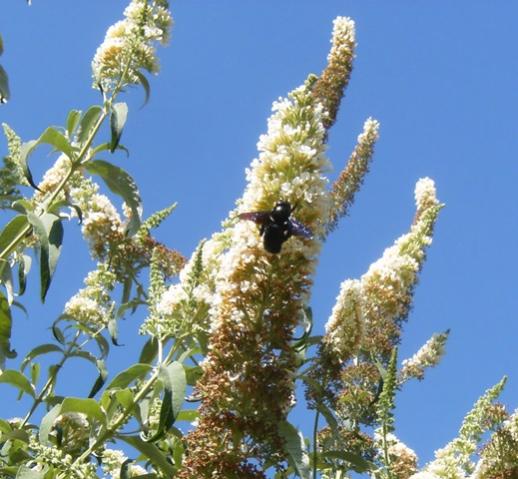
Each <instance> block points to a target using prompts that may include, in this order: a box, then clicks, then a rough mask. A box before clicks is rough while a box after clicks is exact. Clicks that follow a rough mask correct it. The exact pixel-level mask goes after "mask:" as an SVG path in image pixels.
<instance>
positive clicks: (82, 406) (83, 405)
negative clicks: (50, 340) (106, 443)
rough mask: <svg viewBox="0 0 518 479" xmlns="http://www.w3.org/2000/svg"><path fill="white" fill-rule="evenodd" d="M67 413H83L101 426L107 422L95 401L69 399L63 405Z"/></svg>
mask: <svg viewBox="0 0 518 479" xmlns="http://www.w3.org/2000/svg"><path fill="white" fill-rule="evenodd" d="M0 379H1V376H0ZM66 412H81V413H83V414H86V415H87V416H88V417H89V418H91V419H95V420H97V421H99V422H100V423H101V424H105V422H106V417H105V415H104V412H103V410H102V409H101V406H99V404H98V403H97V401H96V400H95V399H91V398H88V399H84V398H74V397H67V398H65V399H64V400H63V402H62V403H61V414H65V413H66Z"/></svg>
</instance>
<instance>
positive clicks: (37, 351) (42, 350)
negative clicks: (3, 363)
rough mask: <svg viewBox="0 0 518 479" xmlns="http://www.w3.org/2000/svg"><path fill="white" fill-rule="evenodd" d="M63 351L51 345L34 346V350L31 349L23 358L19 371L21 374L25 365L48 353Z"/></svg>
mask: <svg viewBox="0 0 518 479" xmlns="http://www.w3.org/2000/svg"><path fill="white" fill-rule="evenodd" d="M62 352H63V350H62V349H61V348H60V347H59V346H57V345H55V344H52V343H48V344H40V345H39V346H36V347H35V348H33V349H31V350H30V351H29V352H28V353H27V354H26V355H25V358H23V361H22V364H21V365H20V370H21V371H22V372H23V370H24V369H25V368H26V367H27V364H29V363H30V362H31V361H32V360H33V359H34V358H36V357H38V356H41V355H43V354H48V353H62Z"/></svg>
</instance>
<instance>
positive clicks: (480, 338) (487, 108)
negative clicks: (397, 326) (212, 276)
mask: <svg viewBox="0 0 518 479" xmlns="http://www.w3.org/2000/svg"><path fill="white" fill-rule="evenodd" d="M125 5H126V2H125V1H121V0H110V1H109V2H107V1H106V0H89V1H88V2H86V1H84V2H69V1H66V0H52V1H45V2H44V1H41V0H34V2H33V6H32V7H30V8H29V7H27V6H26V5H25V2H24V1H22V0H11V1H9V2H3V5H2V15H1V17H0V33H1V34H2V36H3V39H4V46H5V53H4V55H3V56H2V58H1V59H0V60H1V64H2V65H3V66H4V67H5V68H6V70H7V71H8V73H9V76H10V82H11V93H12V100H11V102H10V103H8V104H7V105H5V106H2V107H1V108H0V120H1V121H3V122H4V121H5V122H7V123H8V124H10V125H11V126H12V127H13V128H14V129H15V131H17V132H18V133H19V134H20V135H21V136H22V138H23V139H24V140H28V139H32V138H35V137H37V136H38V135H39V134H40V133H41V132H42V131H43V130H44V129H45V128H46V127H47V126H49V125H62V124H63V123H64V120H65V118H66V114H67V112H68V111H69V110H70V109H72V108H79V109H86V108H87V107H88V106H89V105H90V104H92V103H96V102H99V98H98V96H97V94H96V93H95V92H94V91H93V90H92V89H91V88H90V61H91V58H92V56H93V54H94V52H95V50H96V48H97V46H98V45H99V44H100V43H101V41H102V39H103V37H104V32H105V30H106V28H107V27H108V26H109V25H111V24H112V23H114V22H115V21H116V20H118V19H119V18H120V17H121V14H122V10H123V9H124V7H125ZM172 11H173V16H174V19H175V22H176V25H175V27H174V30H173V37H172V42H171V45H170V46H169V47H168V48H166V49H161V50H160V52H159V56H160V62H161V65H162V71H161V73H160V75H159V76H157V77H156V78H152V79H151V80H150V82H151V87H152V96H151V101H150V103H149V104H148V105H147V106H146V107H145V108H144V109H139V108H140V105H141V103H142V99H143V94H142V92H141V91H140V90H137V89H134V90H131V91H129V92H128V94H127V95H126V97H125V98H124V100H125V101H127V102H128V104H129V106H130V113H129V119H128V124H127V128H126V130H125V132H124V136H123V140H122V141H123V143H124V144H125V145H126V146H127V147H128V148H129V149H130V151H131V156H130V158H129V159H125V158H124V157H123V156H122V155H121V156H120V157H117V162H120V163H119V164H121V165H122V166H123V167H124V168H126V169H127V170H128V171H130V172H131V173H132V174H133V176H134V177H135V178H136V180H137V182H138V184H139V186H140V188H141V193H142V197H143V200H144V207H145V211H146V212H147V213H151V212H153V211H155V210H157V209H160V208H162V207H164V206H166V205H168V204H170V203H172V202H173V201H178V203H179V207H178V209H177V210H176V212H175V213H174V214H173V216H172V217H171V218H170V219H169V220H168V221H167V223H165V224H164V225H163V226H162V227H161V229H160V230H159V231H158V237H159V238H160V239H161V240H162V241H165V242H167V243H168V244H169V245H171V246H173V247H176V248H178V249H179V250H180V251H182V252H184V253H185V254H187V255H189V254H190V253H191V251H192V250H193V248H194V247H195V245H196V244H197V243H198V241H199V240H200V239H201V238H202V237H207V236H209V235H211V233H212V232H213V231H215V230H217V229H218V228H219V222H220V221H221V220H222V219H223V218H225V216H226V214H227V212H228V211H229V210H230V209H231V208H232V206H233V202H234V201H235V199H236V198H238V197H239V196H240V195H241V192H242V190H243V187H244V169H245V167H246V166H247V165H248V164H249V162H250V161H251V160H252V159H253V158H254V157H255V156H256V147H255V145H256V142H257V139H258V137H259V135H260V134H261V133H263V132H264V131H265V130H266V119H267V117H268V116H269V113H270V107H271V103H272V101H273V100H275V99H277V98H278V97H279V96H283V95H285V94H286V93H287V92H288V91H290V90H291V89H293V88H295V87H296V86H298V85H299V84H301V83H302V82H303V80H304V79H305V77H306V76H307V74H308V73H311V72H315V73H318V72H320V71H321V69H322V68H323V66H324V64H325V58H326V55H327V51H328V46H329V38H330V33H331V28H332V20H333V18H334V17H336V16H338V15H345V16H350V17H352V18H353V19H354V20H355V21H356V26H357V41H358V49H357V59H356V61H355V68H354V72H353V76H352V80H351V83H350V86H349V89H348V90H347V93H346V97H345V100H344V102H343V104H342V109H341V111H340V115H339V118H338V121H337V123H336V125H335V126H334V128H333V130H332V131H331V134H330V141H329V150H328V154H329V156H330V158H331V159H332V161H333V164H334V165H335V172H334V173H331V175H332V177H333V175H335V174H336V172H337V171H339V169H340V168H341V167H342V165H343V164H344V161H345V159H346V158H347V157H348V155H349V152H350V151H351V149H352V148H353V146H354V142H355V138H356V136H357V135H358V133H359V132H360V131H361V127H362V124H363V122H364V120H365V119H366V118H367V117H368V116H373V117H375V118H377V119H378V120H379V121H380V122H381V138H380V141H379V142H378V145H377V148H376V154H375V158H374V162H373V165H372V168H371V173H370V174H369V175H368V177H367V178H366V182H365V185H364V187H363V189H362V190H361V192H360V194H359V195H358V197H357V200H356V202H355V204H354V206H353V208H352V210H351V212H350V215H349V217H347V218H345V219H344V221H343V222H342V223H341V226H340V227H339V229H338V230H337V231H336V232H335V233H334V234H333V235H332V237H330V238H329V240H328V241H327V243H326V245H325V248H324V251H323V254H322V257H321V261H320V265H319V269H318V274H317V278H316V284H315V288H314V296H313V300H312V306H313V309H314V312H315V317H316V318H317V322H318V323H317V328H318V329H320V330H321V328H322V326H323V324H324V322H325V321H326V320H327V317H328V315H329V312H330V310H331V308H332V305H333V302H334V298H335V297H336V295H337V293H338V288H339V284H340V282H341V281H342V280H343V279H345V278H347V277H358V276H360V275H361V274H363V272H365V271H366V270H367V268H368V266H369V264H370V263H371V262H372V261H374V260H375V259H377V258H378V257H379V256H380V255H381V253H382V252H383V249H384V248H385V247H387V246H389V245H390V244H391V243H392V242H393V240H394V239H395V238H397V237H398V236H399V235H401V234H402V233H404V232H405V231H406V230H407V229H408V226H409V224H410V222H411V220H412V217H413V214H414V205H413V189H414V185H415V182H416V181H417V179H418V178H420V177H423V176H430V177H432V178H433V179H434V180H435V181H436V185H437V190H438V196H439V199H440V200H441V201H443V202H445V203H446V208H445V209H444V210H443V211H442V212H441V215H440V218H439V221H438V225H437V228H436V233H435V237H434V243H433V245H432V247H431V249H430V251H429V255H428V261H427V263H426V264H425V266H424V269H423V272H422V275H421V281H420V284H419V286H418V288H417V290H416V295H415V303H414V308H413V310H412V312H411V315H410V318H409V322H408V324H407V325H406V326H405V334H404V340H403V343H402V345H401V350H400V354H401V357H402V358H404V357H407V356H410V355H411V354H413V353H414V352H415V351H416V350H417V349H418V348H419V347H420V346H421V345H422V344H423V343H424V342H425V341H426V340H427V339H428V338H429V337H430V336H431V334H432V333H434V332H439V331H444V330H445V329H448V328H450V329H451V335H450V340H449V343H448V346H447V355H446V357H445V359H444V360H443V363H442V364H441V365H440V366H439V367H438V368H436V369H435V370H433V371H430V372H429V373H428V375H427V378H426V380H425V381H424V382H422V383H417V382H413V383H410V384H408V385H407V386H406V388H405V390H404V391H403V392H402V393H401V394H400V395H399V397H398V409H397V431H398V434H399V436H400V437H401V439H402V440H403V441H405V442H406V443H407V444H408V445H409V446H411V447H412V448H414V449H415V450H416V451H417V452H418V454H419V456H420V458H421V462H422V463H424V462H425V461H426V460H428V459H430V458H431V455H432V454H433V450H434V449H437V448H439V447H441V446H443V445H444V444H445V443H446V442H448V441H449V440H450V439H451V438H453V437H454V435H455V433H456V431H457V429H458V426H459V424H460V421H461V419H462V417H463V416H464V414H465V413H466V412H467V411H468V410H469V408H470V406H471V404H472V403H473V402H474V401H475V400H476V398H478V396H479V395H480V394H481V393H482V392H483V391H484V390H485V389H486V388H488V387H490V386H491V385H493V384H494V383H496V382H497V381H498V380H499V379H500V378H501V377H502V375H504V374H508V375H509V376H510V379H509V382H508V385H507V387H506V390H505V392H504V394H503V400H504V402H505V403H506V404H508V406H509V407H510V409H511V410H512V409H514V408H516V407H518V361H517V359H518V354H517V337H518V318H517V311H518V307H517V306H518V304H517V303H518V299H517V298H518V295H517V294H516V291H517V289H518V281H517V279H516V274H515V271H516V266H517V261H516V247H517V241H516V238H517V233H518V220H517V213H516V209H517V206H518V202H517V193H516V187H515V184H516V179H517V178H518V162H517V160H518V135H517V133H518V132H517V125H518V122H517V118H518V58H517V56H516V51H515V48H516V45H517V44H518V30H517V29H516V23H515V20H516V18H517V16H518V5H517V4H515V2H497V3H494V2H488V1H477V0H469V1H468V0H460V1H458V2H424V1H417V2H416V1H403V0H393V1H391V2H381V1H378V2H375V1H369V0H367V1H366V0H326V1H325V2H317V1H310V0H285V1H283V2H278V1H274V0H269V1H261V2H260V1H246V2H244V1H242V2H237V1H231V0H220V1H218V2H215V1H206V2H202V1H194V0H192V1H186V0H181V1H177V2H172ZM0 146H1V147H2V151H5V141H4V140H3V138H2V139H1V140H0ZM51 163H52V158H51V157H49V156H45V155H40V156H39V157H38V158H34V159H33V160H32V163H31V165H32V166H33V167H34V170H35V171H34V173H35V176H36V177H38V174H39V175H41V173H42V172H43V171H44V170H45V169H46V168H47V167H48V166H50V165H51ZM90 267H91V263H90V262H89V259H88V253H87V251H86V246H85V245H84V244H82V242H81V240H80V235H79V229H78V227H77V225H75V224H72V223H71V224H70V225H68V226H67V228H66V232H65V244H64V252H63V254H62V259H61V263H60V265H59V266H58V271H57V274H56V278H55V282H54V283H53V285H52V286H51V291H50V293H49V295H50V298H49V301H48V304H46V305H45V307H42V306H41V305H39V304H38V303H37V301H36V298H37V278H36V276H35V275H33V276H32V278H31V281H30V284H29V293H28V294H29V296H31V297H29V296H28V297H27V298H26V299H25V302H26V304H27V306H28V307H29V310H30V318H29V319H24V318H23V317H18V318H17V320H16V323H15V327H14V333H13V336H14V346H15V347H16V349H17V350H18V352H19V353H20V354H22V353H23V351H24V350H26V349H27V348H28V347H31V345H32V346H34V345H36V344H38V343H39V342H41V341H43V340H50V339H51V337H50V334H49V332H48V331H47V329H46V328H47V327H48V325H49V322H50V321H51V320H52V319H54V318H55V317H56V316H57V315H58V314H59V313H60V312H61V310H62V307H63V304H64V302H65V301H66V300H67V299H68V298H69V297H70V296H71V295H72V294H74V292H75V291H76V290H77V289H78V288H79V287H80V286H81V281H82V278H83V276H84V274H85V273H86V272H87V271H88V270H89V268H90ZM141 320H142V317H141V316H137V317H132V318H128V320H127V321H126V322H125V323H124V324H123V325H122V326H121V342H123V343H125V344H126V346H125V348H120V349H118V350H117V351H115V358H114V366H113V368H114V369H113V370H114V371H115V369H116V367H117V366H116V365H117V364H127V358H128V357H129V356H131V355H132V354H133V356H134V358H135V360H136V358H137V354H138V352H137V350H136V349H135V348H136V346H135V344H134V340H133V339H132V338H133V337H134V332H135V331H136V329H137V328H138V324H139V322H140V321H141ZM118 361H119V362H118ZM77 368H78V369H77V370H72V371H70V372H69V375H70V378H71V382H70V383H69V385H68V387H70V388H72V389H73V390H74V391H73V394H85V393H86V392H87V391H88V389H89V387H90V384H91V381H92V380H93V372H92V371H90V370H88V369H85V370H84V371H83V369H82V366H80V365H78V366H77ZM90 375H92V376H90ZM61 392H64V390H63V391H61ZM69 393H70V392H69ZM2 397H3V398H4V399H0V404H2V406H3V410H4V411H6V413H5V414H11V413H12V414H20V411H19V409H17V405H16V404H13V403H12V401H10V398H11V395H10V392H9V391H8V390H7V387H5V386H3V387H2ZM13 397H14V396H13ZM4 402H5V405H4V404H3V403H4ZM4 406H5V407H4ZM17 411H18V412H17ZM293 421H294V422H295V423H297V424H298V425H300V426H303V427H305V428H307V427H308V424H307V423H306V422H307V419H306V417H305V416H303V415H301V414H296V415H295V416H294V418H293Z"/></svg>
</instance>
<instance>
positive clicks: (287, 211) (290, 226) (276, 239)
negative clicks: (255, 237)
mask: <svg viewBox="0 0 518 479" xmlns="http://www.w3.org/2000/svg"><path fill="white" fill-rule="evenodd" d="M294 210H295V207H293V208H292V206H291V205H290V203H288V202H287V201H279V202H278V203H276V205H275V206H274V207H273V210H271V211H251V212H249V213H241V214H240V215H238V218H239V219H241V220H250V221H253V222H255V223H257V224H258V225H259V233H260V235H261V236H262V237H263V245H264V249H265V250H266V251H268V252H269V253H274V254H275V253H280V251H281V248H282V244H283V243H284V242H285V241H287V240H288V239H289V238H290V237H291V236H303V237H304V238H311V236H312V233H311V230H310V229H309V228H308V227H306V226H304V225H303V224H302V223H299V222H298V221H296V220H294V219H293V218H290V216H291V214H292V213H293V211H294Z"/></svg>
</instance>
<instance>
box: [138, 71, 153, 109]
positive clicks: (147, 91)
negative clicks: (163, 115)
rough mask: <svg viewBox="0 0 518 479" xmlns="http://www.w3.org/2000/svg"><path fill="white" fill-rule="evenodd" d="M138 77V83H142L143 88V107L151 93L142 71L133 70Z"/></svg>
mask: <svg viewBox="0 0 518 479" xmlns="http://www.w3.org/2000/svg"><path fill="white" fill-rule="evenodd" d="M135 73H136V75H137V78H138V81H139V83H140V84H141V85H142V88H144V95H145V96H144V104H143V105H142V106H143V107H144V106H146V104H147V103H148V101H149V97H150V95H151V87H150V86H149V82H148V81H147V78H146V76H145V75H144V74H143V73H142V72H139V71H137V72H135Z"/></svg>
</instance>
